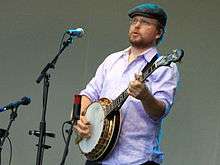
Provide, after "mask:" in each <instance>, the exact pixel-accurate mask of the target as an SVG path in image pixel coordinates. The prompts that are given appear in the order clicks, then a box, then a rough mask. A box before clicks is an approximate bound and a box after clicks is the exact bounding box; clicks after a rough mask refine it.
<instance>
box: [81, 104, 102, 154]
mask: <svg viewBox="0 0 220 165" xmlns="http://www.w3.org/2000/svg"><path fill="white" fill-rule="evenodd" d="M85 116H86V118H87V120H88V121H89V122H90V123H91V136H90V138H83V139H82V140H81V141H80V142H79V147H80V150H81V151H82V152H83V153H84V154H87V153H89V152H91V151H92V150H93V149H94V148H95V146H96V145H97V144H98V141H99V138H100V137H101V134H102V130H103V126H104V110H103V107H102V105H101V104H100V103H99V102H94V103H92V104H91V105H90V106H89V107H88V109H87V111H86V115H85Z"/></svg>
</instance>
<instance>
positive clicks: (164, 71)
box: [151, 63, 179, 118]
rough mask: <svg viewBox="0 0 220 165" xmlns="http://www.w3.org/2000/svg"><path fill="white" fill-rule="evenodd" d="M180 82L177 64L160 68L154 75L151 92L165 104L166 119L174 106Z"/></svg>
mask: <svg viewBox="0 0 220 165" xmlns="http://www.w3.org/2000/svg"><path fill="white" fill-rule="evenodd" d="M178 82H179V72H178V69H177V66H176V64H175V63H171V65H170V66H169V67H168V66H162V67H160V68H158V69H157V70H156V71H155V73H153V74H152V82H151V91H152V94H153V96H154V97H155V98H156V99H158V100H161V101H163V102H164V103H165V113H164V115H163V116H162V118H164V117H165V116H166V115H167V114H168V113H169V112H170V109H171V107H172V105H173V101H174V97H175V93H176V88H177V85H178Z"/></svg>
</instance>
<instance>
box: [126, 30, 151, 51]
mask: <svg viewBox="0 0 220 165" xmlns="http://www.w3.org/2000/svg"><path fill="white" fill-rule="evenodd" d="M128 40H129V42H130V44H131V45H132V46H133V47H135V48H141V49H143V48H148V47H151V46H152V45H153V43H152V41H147V40H146V39H144V38H143V37H142V36H141V35H140V34H139V35H138V36H133V34H132V33H129V34H128Z"/></svg>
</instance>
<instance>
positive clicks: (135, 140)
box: [81, 47, 179, 165]
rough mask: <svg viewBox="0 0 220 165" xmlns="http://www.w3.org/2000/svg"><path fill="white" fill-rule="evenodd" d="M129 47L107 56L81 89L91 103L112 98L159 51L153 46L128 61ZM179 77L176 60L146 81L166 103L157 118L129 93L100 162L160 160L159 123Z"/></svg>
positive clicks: (122, 164)
mask: <svg viewBox="0 0 220 165" xmlns="http://www.w3.org/2000/svg"><path fill="white" fill-rule="evenodd" d="M129 53H130V48H127V49H125V50H123V51H120V52H116V53H113V54H111V55H109V56H108V57H107V58H106V59H105V60H104V62H103V63H102V64H101V65H100V66H99V67H98V69H97V71H96V74H95V76H94V77H93V78H92V79H91V81H90V82H89V83H88V84H87V86H86V88H85V89H84V90H82V91H81V95H86V96H87V97H89V98H90V99H91V101H92V102H94V101H97V100H99V99H100V98H103V97H105V98H109V99H111V100H114V99H115V98H116V97H117V96H119V95H120V94H121V93H122V92H123V91H124V90H125V89H127V87H128V85H129V82H130V81H133V80H134V75H135V73H141V71H142V69H143V68H144V67H145V65H146V64H148V63H149V62H150V61H151V59H152V58H153V57H154V56H155V55H156V54H158V51H157V49H156V48H155V47H153V48H150V49H148V50H146V51H145V52H143V53H141V54H140V55H139V56H138V57H137V58H136V59H135V60H133V61H132V62H130V63H129V61H128V57H129ZM178 79H179V73H178V70H177V66H176V64H175V63H171V65H170V66H169V67H168V66H161V67H159V68H158V69H156V70H155V71H154V72H153V73H152V74H151V75H150V76H149V77H148V78H147V80H148V81H145V83H146V86H147V87H148V88H149V90H150V92H151V94H152V95H153V96H154V97H155V98H156V99H158V100H160V101H163V102H164V103H165V107H166V108H165V113H164V115H163V116H162V117H161V119H159V120H156V121H155V120H153V119H152V118H151V117H150V116H149V114H148V113H147V112H146V111H145V110H144V107H143V105H142V103H141V101H140V100H137V99H135V98H134V97H132V96H129V97H128V98H127V100H126V101H125V102H124V104H123V106H122V107H121V109H120V114H121V131H120V135H119V138H118V141H117V143H116V145H115V147H114V149H113V150H112V152H111V153H109V154H108V156H107V157H106V158H105V159H104V160H103V161H102V164H109V165H138V164H142V163H144V162H147V161H154V162H156V163H162V160H163V152H162V151H161V150H160V135H161V124H162V121H163V118H164V117H165V116H166V115H167V114H168V113H169V111H170V109H171V106H172V104H173V100H174V95H175V91H176V87H177V83H178Z"/></svg>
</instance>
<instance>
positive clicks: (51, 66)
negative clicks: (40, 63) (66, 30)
mask: <svg viewBox="0 0 220 165" xmlns="http://www.w3.org/2000/svg"><path fill="white" fill-rule="evenodd" d="M72 42H73V37H72V36H70V37H69V38H68V39H67V40H66V41H64V42H63V47H62V48H61V49H60V50H59V52H58V53H57V55H56V56H55V58H54V59H53V60H52V62H50V63H48V64H47V65H46V66H45V67H44V69H43V70H42V71H41V73H40V75H39V77H38V78H37V80H36V82H37V83H38V84H39V83H40V82H41V81H42V79H44V84H43V110H42V118H41V122H40V126H39V127H40V128H39V132H40V135H39V136H38V137H39V141H38V144H37V147H38V150H37V158H36V165H42V162H43V154H44V149H49V148H51V146H48V145H45V139H46V136H48V134H47V133H46V120H45V118H46V109H47V99H48V90H49V85H50V82H49V78H50V74H48V73H47V71H48V70H49V69H55V64H56V62H57V60H58V58H59V56H60V55H61V53H62V52H63V51H64V49H65V48H66V47H67V46H69V44H70V43H72ZM54 136H55V135H54Z"/></svg>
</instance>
